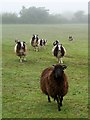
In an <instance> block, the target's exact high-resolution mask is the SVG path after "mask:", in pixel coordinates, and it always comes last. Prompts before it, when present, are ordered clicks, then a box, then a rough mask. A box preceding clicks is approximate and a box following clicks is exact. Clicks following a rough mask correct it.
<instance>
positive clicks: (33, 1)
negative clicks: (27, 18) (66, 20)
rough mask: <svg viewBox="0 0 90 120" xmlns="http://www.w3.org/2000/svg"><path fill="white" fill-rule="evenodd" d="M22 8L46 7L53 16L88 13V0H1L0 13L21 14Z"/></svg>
mask: <svg viewBox="0 0 90 120" xmlns="http://www.w3.org/2000/svg"><path fill="white" fill-rule="evenodd" d="M22 6H25V7H26V8H28V7H31V6H35V7H45V8H46V9H49V12H50V13H51V14H59V13H60V14H61V13H66V12H71V14H72V12H76V11H78V10H83V11H85V13H88V0H63V1H60V0H0V13H2V12H12V13H13V12H15V13H17V14H18V13H19V11H20V10H21V8H22Z"/></svg>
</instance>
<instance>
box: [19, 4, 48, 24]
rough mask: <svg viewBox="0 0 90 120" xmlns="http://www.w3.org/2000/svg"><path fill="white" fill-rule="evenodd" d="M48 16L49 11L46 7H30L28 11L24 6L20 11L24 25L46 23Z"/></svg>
mask: <svg viewBox="0 0 90 120" xmlns="http://www.w3.org/2000/svg"><path fill="white" fill-rule="evenodd" d="M48 15H49V13H48V10H47V9H45V8H44V7H39V8H36V7H30V8H28V9H26V8H25V7H24V6H23V7H22V10H21V11H20V18H21V21H22V22H23V23H45V22H46V20H47V18H48Z"/></svg>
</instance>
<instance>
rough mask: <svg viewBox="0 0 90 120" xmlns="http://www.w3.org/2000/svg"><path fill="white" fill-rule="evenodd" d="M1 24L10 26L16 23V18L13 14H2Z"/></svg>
mask: <svg viewBox="0 0 90 120" xmlns="http://www.w3.org/2000/svg"><path fill="white" fill-rule="evenodd" d="M2 23H5V24H11V23H18V16H17V14H15V13H3V14H2Z"/></svg>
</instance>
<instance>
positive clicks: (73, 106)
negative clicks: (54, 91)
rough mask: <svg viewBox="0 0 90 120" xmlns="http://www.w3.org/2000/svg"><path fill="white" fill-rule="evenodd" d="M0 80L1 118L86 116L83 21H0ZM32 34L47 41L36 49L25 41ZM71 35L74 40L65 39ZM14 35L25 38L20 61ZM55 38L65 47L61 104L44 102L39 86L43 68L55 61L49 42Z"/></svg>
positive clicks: (45, 99) (86, 79)
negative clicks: (24, 51) (65, 83)
mask: <svg viewBox="0 0 90 120" xmlns="http://www.w3.org/2000/svg"><path fill="white" fill-rule="evenodd" d="M2 30H3V34H2V36H3V38H2V81H3V86H2V90H3V94H2V96H3V98H2V101H3V103H2V104H3V106H2V117H3V118H88V36H87V33H88V32H87V25H73V24H71V25H70V24H69V25H68V24H66V25H3V27H2ZM32 34H38V35H39V36H40V38H46V39H47V40H48V44H47V46H46V48H45V49H40V51H39V52H35V51H33V48H32V47H31V46H30V44H29V40H30V38H31V37H32ZM69 35H72V36H73V37H74V39H75V40H74V41H73V42H70V41H68V36H69ZM15 38H19V39H21V40H24V41H26V43H27V47H28V52H27V62H23V63H20V62H19V60H18V57H17V56H16V55H15V54H14V45H15V42H14V40H15ZM56 39H59V40H60V42H61V43H62V44H63V45H64V47H65V48H66V50H67V54H66V56H65V57H64V58H63V61H64V64H66V65H67V66H68V67H67V69H66V71H65V72H66V74H67V76H68V82H69V91H68V94H67V95H66V96H65V97H64V100H63V107H62V110H61V111H60V112H58V110H57V103H56V102H54V101H53V99H52V102H51V103H48V102H47V96H45V95H44V94H42V92H41V90H40V75H41V72H42V70H43V69H45V68H46V67H48V66H52V65H53V64H56V63H57V59H56V58H55V57H54V56H52V53H51V50H52V47H53V46H52V43H53V41H54V40H56Z"/></svg>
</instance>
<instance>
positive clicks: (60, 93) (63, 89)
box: [40, 64, 68, 111]
mask: <svg viewBox="0 0 90 120" xmlns="http://www.w3.org/2000/svg"><path fill="white" fill-rule="evenodd" d="M66 68H67V66H66V65H64V64H63V65H61V64H56V65H54V66H52V67H48V68H46V69H44V70H43V72H42V74H41V78H40V87H41V91H42V92H43V93H44V94H46V95H47V96H48V102H51V100H50V96H51V97H52V98H54V100H56V101H57V104H58V111H60V110H61V108H60V107H61V106H62V101H63V97H64V96H65V95H66V94H67V92H68V81H67V76H66V74H65V73H64V69H66Z"/></svg>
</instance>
